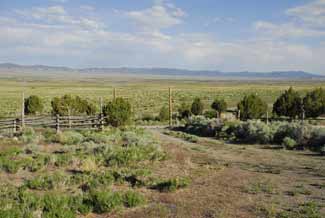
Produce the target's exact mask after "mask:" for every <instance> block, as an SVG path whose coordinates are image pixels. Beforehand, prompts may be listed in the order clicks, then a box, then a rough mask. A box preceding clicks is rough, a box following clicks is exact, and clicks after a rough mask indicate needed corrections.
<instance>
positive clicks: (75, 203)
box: [68, 194, 93, 215]
mask: <svg viewBox="0 0 325 218" xmlns="http://www.w3.org/2000/svg"><path fill="white" fill-rule="evenodd" d="M68 205H69V207H70V209H71V210H72V211H78V212H79V213H81V214H83V215H87V214H89V213H90V212H91V211H92V210H93V205H92V202H91V200H90V198H89V196H88V195H84V194H79V195H75V196H71V197H70V198H69V202H68Z"/></svg>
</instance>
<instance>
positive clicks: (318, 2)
mask: <svg viewBox="0 0 325 218" xmlns="http://www.w3.org/2000/svg"><path fill="white" fill-rule="evenodd" d="M286 14H287V15H289V16H293V17H295V18H297V19H298V20H300V21H302V22H305V23H306V24H309V25H314V26H318V27H322V28H324V27H325V0H315V1H313V2H311V3H308V4H305V5H301V6H298V7H294V8H290V9H288V10H287V11H286Z"/></svg>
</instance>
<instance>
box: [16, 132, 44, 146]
mask: <svg viewBox="0 0 325 218" xmlns="http://www.w3.org/2000/svg"><path fill="white" fill-rule="evenodd" d="M19 139H20V140H21V141H22V142H23V143H25V144H29V143H37V142H38V141H39V140H40V136H39V135H37V134H36V133H35V131H34V129H33V128H25V129H24V130H23V132H22V134H21V136H20V137H19Z"/></svg>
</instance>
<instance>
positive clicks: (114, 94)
mask: <svg viewBox="0 0 325 218" xmlns="http://www.w3.org/2000/svg"><path fill="white" fill-rule="evenodd" d="M115 99H116V88H114V89H113V100H114V101H115Z"/></svg>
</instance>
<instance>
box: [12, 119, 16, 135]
mask: <svg viewBox="0 0 325 218" xmlns="http://www.w3.org/2000/svg"><path fill="white" fill-rule="evenodd" d="M12 131H13V133H16V132H17V120H16V118H15V119H14V122H13V128H12Z"/></svg>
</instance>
